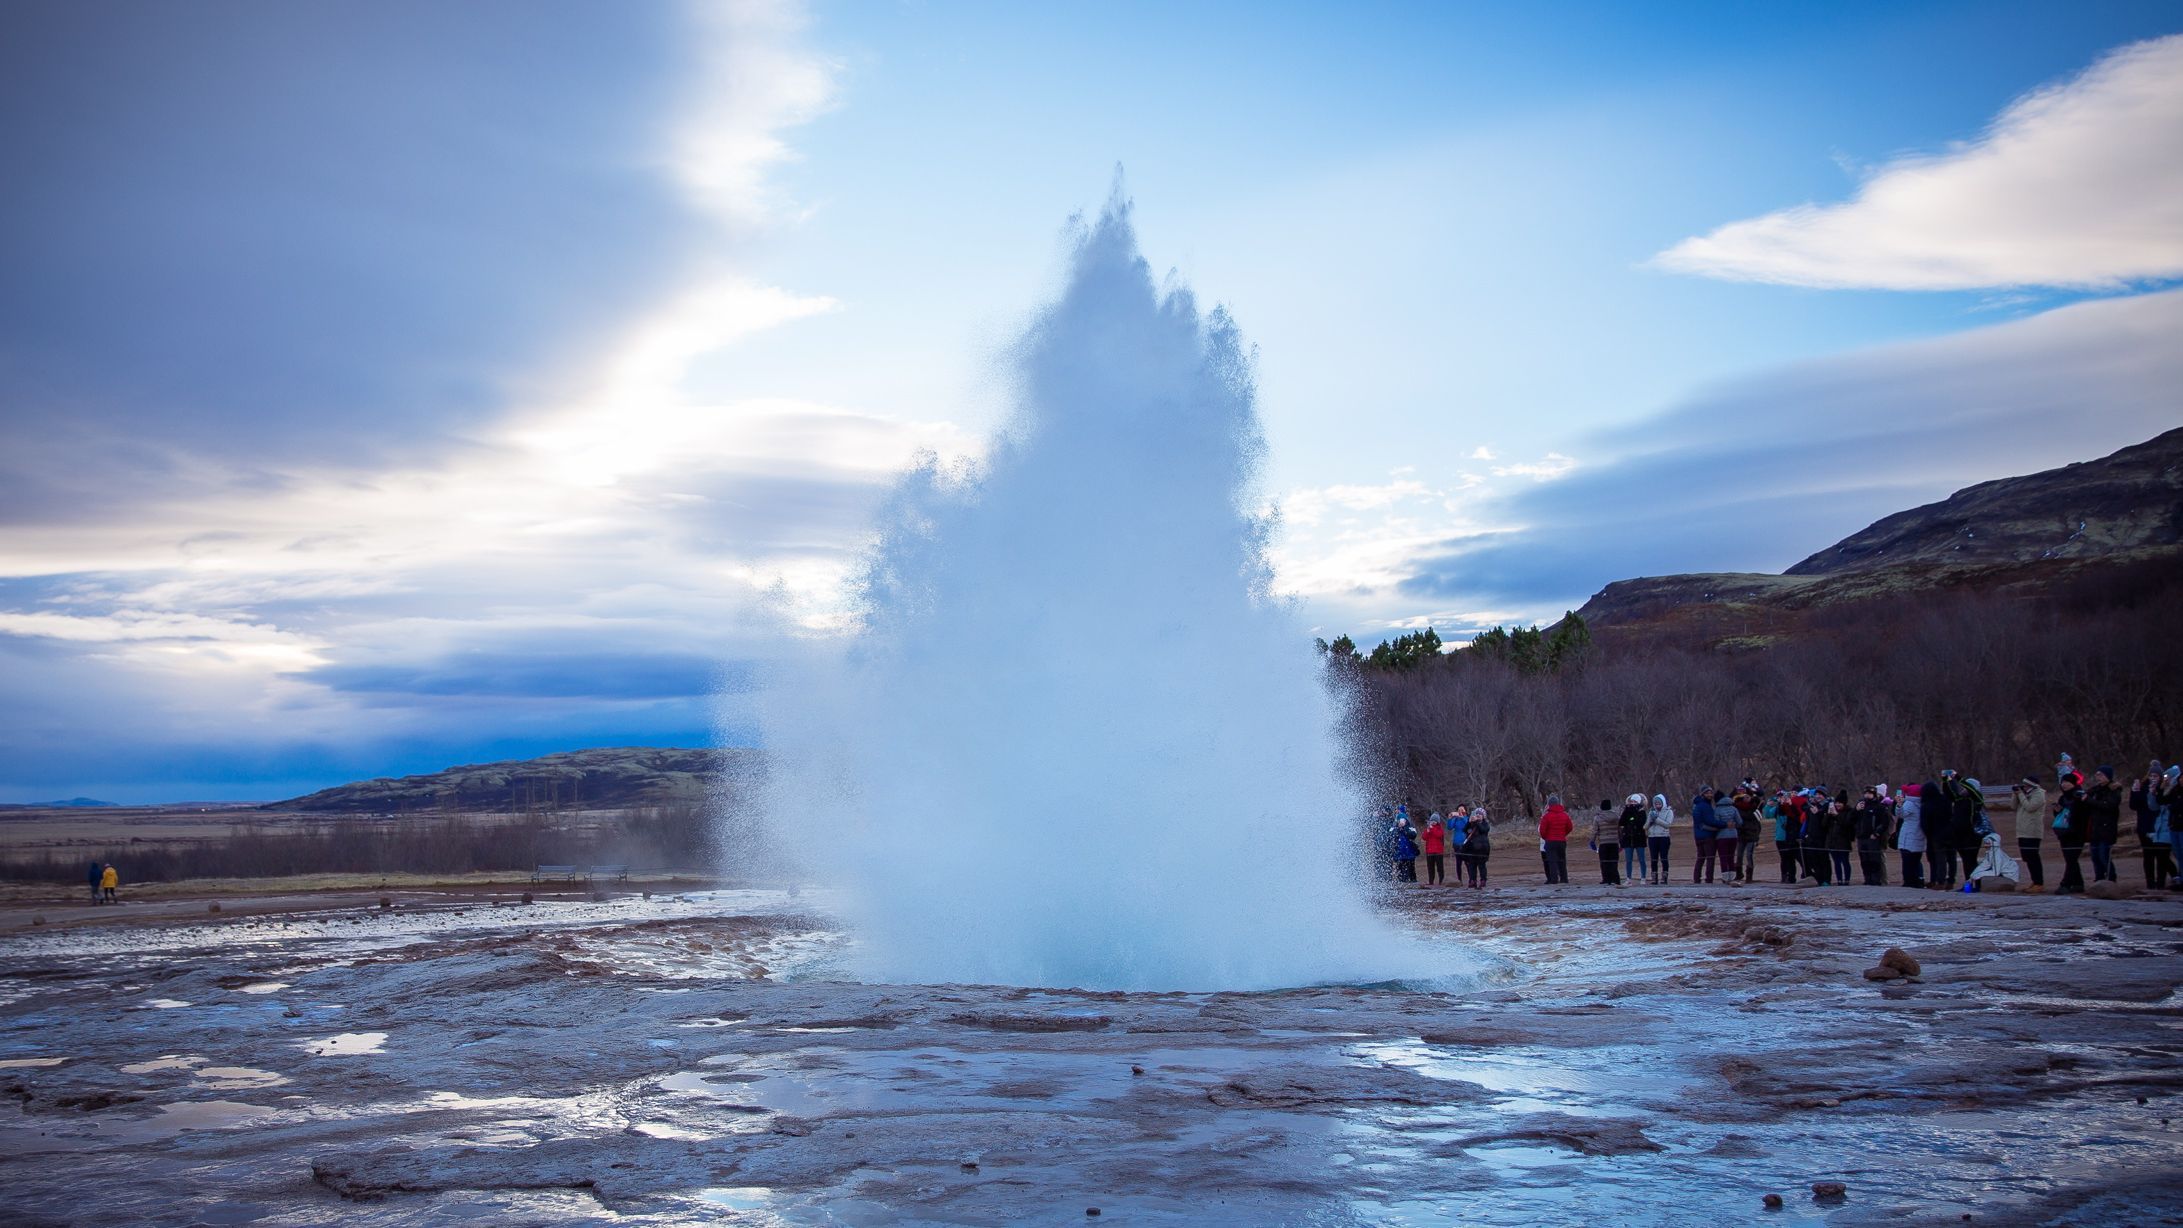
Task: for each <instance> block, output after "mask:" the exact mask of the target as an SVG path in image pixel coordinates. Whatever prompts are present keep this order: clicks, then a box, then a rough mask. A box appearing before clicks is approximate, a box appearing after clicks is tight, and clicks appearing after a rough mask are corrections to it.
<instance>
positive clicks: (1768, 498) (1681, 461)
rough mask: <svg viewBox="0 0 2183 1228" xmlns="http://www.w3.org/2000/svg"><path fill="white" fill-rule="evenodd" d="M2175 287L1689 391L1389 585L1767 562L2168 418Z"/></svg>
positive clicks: (1406, 588) (1571, 599)
mask: <svg viewBox="0 0 2183 1228" xmlns="http://www.w3.org/2000/svg"><path fill="white" fill-rule="evenodd" d="M2179 336H2183V290H2173V291H2166V292H2162V293H2157V294H2148V295H2142V296H2138V297H2134V298H2124V299H2106V300H2097V301H2091V302H2083V303H2077V304H2072V305H2070V306H2066V307H2061V308H2057V309H2055V310H2052V311H2048V312H2046V313H2044V314H2041V315H2037V316H2033V317H2030V318H2028V319H2024V320H2017V321H2011V322H2009V323H2006V324H1999V325H1994V326H1990V327H1987V328H1981V329H1976V330H1972V331H1969V332H1964V333H1958V334H1954V335H1952V336H1947V337H1942V338H1938V339H1934V340H1928V341H1918V342H1912V343H1907V344H1900V345H1893V346H1886V347H1881V348H1876V349H1871V350H1866V351H1861V352H1854V353H1850V354H1844V355H1839V356H1835V357H1830V358H1828V359H1825V360H1823V361H1817V362H1811V363H1805V364H1800V365H1797V366H1793V367H1789V368H1786V369H1783V370H1780V371H1775V372H1770V373H1766V374H1762V375H1759V376H1756V377H1753V378H1750V379H1747V380H1743V381H1740V382H1737V383H1734V384H1731V385H1728V386H1725V387H1722V388H1720V389H1718V390H1716V391H1714V392H1712V393H1710V394H1706V395H1703V396H1699V397H1696V398H1694V399H1692V400H1690V401H1687V402H1685V403H1683V404H1681V405H1677V406H1675V407H1672V408H1670V409H1668V410H1667V411H1665V412H1663V413H1660V414H1657V415H1653V416H1651V417H1648V418H1645V419H1643V420H1640V421H1638V422H1636V423H1633V424H1631V425H1629V426H1626V427H1623V428H1619V429H1617V430H1614V431H1610V432H1604V433H1602V434H1600V435H1598V436H1597V437H1595V438H1593V439H1591V440H1589V441H1588V442H1587V445H1586V463H1585V464H1584V465H1583V466H1581V467H1579V468H1577V469H1574V470H1572V471H1571V472H1570V473H1568V474H1567V475H1566V476H1564V477H1562V478H1560V479H1559V480H1555V481H1550V482H1545V483H1540V484H1536V485H1532V486H1530V487H1528V488H1524V489H1519V490H1517V491H1515V493H1513V494H1509V495H1505V496H1503V497H1497V498H1495V499H1493V500H1491V501H1490V502H1486V503H1483V504H1482V505H1480V506H1478V507H1476V508H1474V509H1473V515H1474V516H1475V517H1476V519H1477V521H1478V522H1480V523H1482V524H1484V525H1488V526H1493V527H1495V528H1497V529H1498V530H1499V531H1496V532H1490V533H1467V534H1463V535H1453V534H1451V535H1449V536H1448V537H1446V538H1444V539H1443V541H1442V542H1440V543H1439V544H1438V546H1437V547H1436V548H1433V549H1428V550H1424V551H1420V552H1419V553H1417V554H1416V555H1414V556H1413V557H1412V559H1411V560H1410V563H1409V567H1408V570H1409V574H1408V575H1407V576H1406V577H1405V578H1404V579H1402V580H1401V581H1400V582H1399V583H1398V585H1397V588H1398V590H1399V591H1400V592H1401V593H1402V594H1403V595H1404V596H1406V597H1408V598H1409V599H1411V600H1412V601H1421V602H1431V603H1434V604H1435V606H1436V608H1448V606H1449V604H1450V603H1458V604H1463V603H1467V604H1468V605H1469V607H1470V608H1480V607H1490V606H1501V607H1507V606H1517V607H1522V608H1527V609H1529V610H1531V611H1532V612H1533V616H1534V617H1552V616H1554V615H1556V614H1558V613H1559V612H1560V610H1561V609H1562V608H1565V607H1567V606H1573V605H1576V604H1578V603H1580V602H1581V601H1583V600H1584V599H1585V598H1586V597H1587V596H1589V595H1590V594H1592V593H1594V592H1596V591H1598V590H1599V588H1600V587H1602V586H1603V585H1605V584H1607V583H1608V582H1609V581H1613V580H1619V579H1624V578H1628V577H1631V576H1641V575H1663V574H1670V573H1675V572H1689V571H1778V570H1780V569H1781V568H1783V567H1786V566H1788V565H1789V564H1791V563H1794V562H1795V561H1797V560H1798V559H1800V558H1802V557H1804V556H1805V555H1807V554H1810V553H1811V552H1813V551H1815V550H1818V549H1820V548H1822V547H1824V546H1827V545H1830V544H1832V543H1833V542H1834V541H1836V540H1838V539H1840V538H1841V537H1844V536H1846V535H1848V534H1849V533H1852V532H1854V531H1856V530H1858V529H1860V528H1863V527H1864V526H1865V525H1866V524H1868V523H1870V522H1871V521H1873V520H1876V519H1878V518H1879V517H1881V516H1883V515H1886V514H1888V513H1890V512H1895V511H1900V510H1902V509H1904V508H1907V507H1914V506H1917V505H1920V504H1923V503H1927V502H1931V501H1933V500H1935V499H1940V498H1944V497H1946V496H1947V495H1948V494H1950V493H1952V492H1954V491H1956V490H1958V489H1960V488H1962V487H1964V486H1967V485H1970V484H1972V483H1974V482H1979V481H1984V480H1987V479H1990V478H1993V477H1997V476H2001V475H2005V474H2022V473H2032V472H2036V471H2038V470H2041V469H2050V468H2054V467H2056V466H2058V465H2063V464H2067V463H2069V462H2072V461H2081V460H2089V459H2091V458H2094V457H2098V456H2104V455H2106V454H2107V453H2109V452H2112V451H2114V450H2115V449H2117V448H2120V447H2123V446H2125V445H2128V444H2133V443H2139V442H2142V441H2144V440H2146V439H2149V438H2151V437H2152V436H2154V435H2156V434H2158V433H2160V432H2161V431H2164V430H2167V429H2169V428H2171V427H2173V426H2174V425H2175V424H2176V423H2177V422H2178V421H2179V420H2183V346H2177V345H2176V344H2174V340H2175V338H2176V337H2179Z"/></svg>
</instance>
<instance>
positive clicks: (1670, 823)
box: [1645, 793, 1675, 887]
mask: <svg viewBox="0 0 2183 1228" xmlns="http://www.w3.org/2000/svg"><path fill="white" fill-rule="evenodd" d="M1674 835H1675V808H1674V807H1673V806H1670V805H1668V798H1667V794H1665V793H1655V794H1653V795H1652V809H1650V810H1648V811H1646V812H1645V847H1646V849H1647V851H1649V852H1650V853H1651V854H1652V881H1653V884H1654V885H1655V886H1660V887H1665V886H1667V882H1668V849H1669V847H1670V846H1671V845H1672V844H1673V843H1674Z"/></svg>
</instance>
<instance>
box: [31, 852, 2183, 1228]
mask: <svg viewBox="0 0 2183 1228" xmlns="http://www.w3.org/2000/svg"><path fill="white" fill-rule="evenodd" d="M409 898H411V899H415V900H417V901H419V902H415V903H411V904H408V905H405V906H404V907H400V908H396V909H393V910H390V911H384V912H382V911H379V910H372V911H370V912H354V911H350V912H342V913H335V914H309V913H301V914H289V915H285V916H280V917H273V918H259V919H248V920H229V921H210V922H201V923H195V924H153V925H125V926H112V927H106V928H99V929H75V930H58V931H54V930H47V931H39V932H17V933H14V934H11V935H9V936H7V937H6V938H5V939H4V940H0V1088H4V1089H5V1090H6V1092H7V1096H6V1100H5V1103H6V1108H5V1109H4V1110H0V1174H4V1185H5V1188H6V1189H7V1190H8V1192H9V1199H10V1209H11V1213H12V1217H13V1218H12V1219H11V1222H18V1223H55V1224H58V1223H69V1222H77V1221H105V1222H128V1223H173V1224H202V1223H212V1224H245V1223H251V1224H269V1225H270V1224H331V1223H365V1224H397V1223H400V1224H417V1223H441V1222H458V1221H459V1222H486V1223H537V1222H546V1221H551V1222H569V1223H661V1224H666V1223H686V1222H692V1221H708V1220H718V1221H721V1222H745V1223H753V1224H768V1223H791V1224H811V1223H825V1224H831V1223H846V1224H863V1223H870V1224H885V1223H900V1222H925V1223H975V1224H1015V1223H1026V1222H1030V1223H1078V1222H1084V1221H1086V1220H1087V1219H1088V1218H1090V1217H1089V1216H1088V1215H1087V1211H1088V1209H1089V1208H1093V1207H1096V1208H1098V1209H1099V1212H1100V1215H1099V1216H1098V1217H1097V1218H1098V1220H1099V1222H1101V1223H1107V1222H1118V1223H1204V1222H1236V1223H1309V1224H1328V1225H1338V1224H1387V1223H1399V1224H1439V1223H1458V1222H1460V1223H1477V1224H1537V1223H1568V1222H1616V1223H1634V1224H1677V1223H1690V1222H1693V1220H1694V1219H1700V1218H1704V1219H1719V1218H1722V1217H1727V1218H1730V1219H1736V1220H1743V1219H1749V1218H1753V1217H1757V1216H1760V1215H1762V1214H1766V1213H1765V1212H1763V1211H1762V1209H1761V1206H1760V1200H1761V1198H1762V1196H1763V1195H1764V1194H1766V1193H1769V1192H1776V1193H1780V1194H1782V1195H1783V1196H1784V1198H1785V1204H1786V1205H1785V1207H1784V1209H1783V1210H1782V1211H1780V1212H1776V1213H1771V1216H1770V1218H1771V1219H1773V1220H1777V1221H1782V1222H1790V1221H1794V1222H1824V1223H1830V1224H1857V1223H1868V1222H1882V1221H1884V1222H1890V1223H1898V1222H1906V1221H1908V1222H1943V1221H1955V1222H1960V1217H1961V1216H1962V1215H1964V1214H1971V1215H1974V1216H1975V1222H1979V1223H1997V1222H1998V1223H2012V1222H2023V1223H2043V1222H2067V1223H2147V1222H2159V1221H2160V1218H2161V1216H2162V1215H2169V1216H2173V1215H2176V1214H2178V1213H2179V1212H2183V1190H2179V1188H2178V1187H2177V1185H2176V1183H2174V1182H2173V1181H2171V1180H2169V1179H2168V1177H2169V1172H2168V1170H2169V1168H2170V1167H2171V1166H2172V1165H2173V1162H2174V1159H2175V1156H2176V1155H2177V1154H2178V1152H2179V1142H2183V1139H2179V1134H2178V1125H2177V1119H2178V1118H2183V1112H2179V1110H2183V1101H2179V1100H2178V1099H2177V1098H2176V1095H2175V1093H2176V1091H2177V1089H2178V1086H2179V1085H2183V1074H2179V1072H2178V1068H2177V1063H2176V1059H2177V1056H2178V1054H2179V1053H2183V1031H2179V1028H2183V1002H2179V1000H2178V998H2177V995H2176V986H2177V982H2178V981H2179V980H2183V942H2179V941H2178V937H2179V935H2183V905H2178V904H2171V903H2165V902H2161V903H2148V902H2141V901H2125V902H2114V903H2100V902H2093V901H2057V900H2053V899H2045V898H2039V899H2025V900H2008V899H2005V898H2001V897H1995V898H1993V899H1991V900H1977V899H1959V898H1948V899H1942V900H1935V899H1934V898H1933V897H1930V896H1921V895H1920V894H1919V893H1907V892H1897V891H1874V892H1868V893H1864V895H1863V896H1860V897H1858V899H1859V901H1860V905H1861V906H1852V905H1845V904H1841V903H1836V902H1827V903H1814V902H1813V893H1811V892H1808V891H1806V892H1798V891H1774V890H1770V889H1760V888H1754V889H1751V890H1750V891H1749V892H1735V891H1730V890H1727V889H1710V890H1708V889H1699V888H1691V889H1671V890H1670V891H1669V892H1667V893H1666V894H1665V895H1664V896H1655V897H1653V898H1651V899H1633V898H1631V896H1630V895H1628V894H1627V893H1624V894H1622V895H1619V896H1610V895H1607V894H1604V893H1602V892H1600V891H1598V890H1596V889H1576V890H1574V891H1572V892H1569V893H1565V894H1563V895H1560V896H1557V897H1555V898H1553V899H1552V900H1546V899H1542V898H1541V897H1539V896H1538V895H1537V894H1535V893H1533V892H1518V891H1515V890H1507V891H1492V892H1487V893H1484V894H1483V895H1482V896H1474V895H1469V894H1466V893H1460V892H1450V893H1443V894H1439V895H1435V896H1433V897H1432V898H1431V899H1429V900H1424V901H1422V902H1412V901H1404V902H1403V903H1402V905H1401V906H1399V907H1397V908H1395V909H1394V910H1392V912H1391V913H1390V915H1389V920H1390V923H1391V924H1393V925H1395V926H1397V927H1399V928H1400V929H1401V930H1403V931H1405V932H1407V933H1409V934H1411V935H1413V936H1414V937H1415V938H1416V940H1417V941H1419V942H1421V943H1424V944H1427V945H1428V946H1435V947H1438V946H1446V947H1448V948H1451V949H1453V950H1455V951H1457V952H1459V953H1460V954H1461V955H1462V956H1463V958H1464V961H1465V962H1467V963H1469V964H1471V965H1472V966H1474V967H1475V968H1476V969H1477V971H1476V972H1475V974H1474V975H1473V977H1472V979H1471V980H1470V981H1469V982H1466V983H1463V984H1456V983H1452V982H1449V983H1439V984H1422V985H1408V984H1399V983H1397V984H1378V985H1366V986H1320V987H1309V988H1297V989H1288V990H1279V991H1270V992H1258V993H1232V992H1231V993H1192V992H1120V991H1073V990H1063V989H1029V988H1016V987H994V986H977V985H917V984H871V983H864V982H859V981H855V980H847V979H838V978H839V976H840V970H841V969H843V968H844V967H847V966H851V965H853V963H854V960H853V959H851V958H849V955H850V952H849V951H848V950H847V949H846V948H847V946H848V944H849V943H850V940H849V939H848V938H846V937H844V936H843V933H842V931H841V929H840V927H839V926H838V925H837V924H836V923H835V920H834V919H833V916H832V915H831V911H830V910H831V908H832V906H833V905H834V904H835V903H836V902H835V901H833V900H832V899H830V897H828V896H825V895H823V894H806V895H804V896H802V897H800V898H790V897H789V896H787V895H784V894H781V893H777V892H761V891H745V892H725V893H717V894H699V895H689V896H683V897H660V898H655V899H652V900H643V899H640V898H637V897H634V896H631V897H625V898H619V899H613V900H607V901H603V902H566V903H540V904H537V905H533V906H530V907H523V906H515V905H511V906H505V907H481V906H476V905H474V904H472V905H467V906H464V905H456V904H434V903H432V902H431V901H430V900H429V899H428V898H423V897H409ZM1890 945H1899V946H1903V947H1905V948H1906V949H1909V950H1910V951H1911V952H1912V953H1913V954H1915V955H1917V956H1918V957H1919V958H1920V959H1921V960H1923V961H1924V963H1925V965H1926V967H1925V974H1924V976H1923V977H1922V978H1921V979H1920V980H1919V981H1918V982H1917V983H1915V984H1900V983H1897V984H1891V985H1885V986H1881V985H1875V984H1873V983H1871V982H1868V981H1866V980H1864V979H1863V978H1862V976H1861V975H1860V973H1861V971H1862V969H1863V968H1865V967H1867V966H1869V965H1870V964H1871V963H1872V962H1873V959H1874V957H1875V956H1876V955H1877V954H1878V952H1879V951H1880V950H1881V949H1883V948H1884V947H1886V946H1890ZM1826 1180H1836V1181H1841V1182H1843V1183H1844V1184H1846V1185H1847V1186H1848V1188H1849V1194H1848V1197H1847V1199H1846V1200H1844V1201H1841V1202H1818V1201H1814V1199H1813V1197H1812V1194H1811V1190H1810V1187H1811V1184H1812V1183H1813V1182H1815V1181H1826ZM2065 1212H2068V1214H2067V1216H2066V1217H2064V1213H2065ZM2057 1217H2063V1218H2057Z"/></svg>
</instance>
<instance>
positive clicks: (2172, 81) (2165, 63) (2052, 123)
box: [1654, 34, 2183, 290]
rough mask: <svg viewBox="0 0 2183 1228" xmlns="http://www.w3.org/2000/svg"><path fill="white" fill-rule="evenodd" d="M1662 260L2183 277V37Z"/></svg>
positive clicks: (1813, 282) (2101, 65) (1828, 278)
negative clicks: (1841, 188) (1830, 196)
mask: <svg viewBox="0 0 2183 1228" xmlns="http://www.w3.org/2000/svg"><path fill="white" fill-rule="evenodd" d="M1654 263H1655V264H1657V265H1658V266H1659V267H1662V268H1666V269H1670V270H1673V271H1676V272H1681V273H1696V274H1700V275H1703V276H1708V277H1719V278H1727V279H1731V280H1737V281H1762V282H1775V283H1781V284H1786V285H1797V286H1818V287H1829V288H1856V287H1863V288H1876V289H1887V290H1970V289H1984V288H2000V287H2012V286H2051V287H2067V288H2075V289H2115V288H2118V287H2123V286H2127V285H2130V284H2132V283H2138V282H2144V281H2150V280H2158V279H2164V278H2172V277H2178V276H2183V34H2178V35H2170V36H2168V37H2165V38H2158V39H2151V40H2148V41H2145V42H2141V43H2134V44H2131V45H2129V46H2127V47H2123V48H2121V49H2119V50H2117V51H2114V52H2111V53H2110V54H2108V55H2107V56H2105V57H2104V58H2102V59H2101V60H2100V61H2099V62H2097V63H2095V64H2094V65H2092V67H2090V68H2089V69H2087V70H2085V72H2084V73H2083V74H2081V75H2080V76H2078V77H2076V78H2074V79H2072V80H2070V81H2067V82H2064V83H2062V84H2060V85H2055V86H2050V87H2047V88H2044V89H2040V90H2036V91H2034V92H2032V93H2030V94H2026V95H2025V96H2023V97H2022V98H2019V99H2017V100H2016V101H2015V102H2013V103H2011V104H2010V105H2009V106H2008V107H2007V109H2005V110H2003V111H2002V112H2001V114H2000V115H1999V116H1997V117H1996V118H1995V119H1994V121H1993V123H1992V124H1991V125H1990V126H1989V127H1988V128H1987V130H1986V131H1985V132H1984V133H1983V134H1982V135H1980V136H1979V137H1978V138H1977V139H1976V140H1972V141H1967V142H1962V143H1958V144H1956V145H1953V146H1951V147H1949V148H1948V149H1946V150H1944V151H1941V152H1939V153H1934V154H1923V155H1916V156H1910V157H1903V158H1898V159H1896V160H1894V161H1891V162H1888V163H1886V164H1885V165H1882V166H1881V167H1879V168H1878V169H1877V170H1875V171H1873V172H1871V173H1870V174H1869V175H1868V176H1867V177H1866V179H1865V181H1864V183H1863V184H1862V185H1861V186H1860V187H1859V189H1858V192H1857V195H1856V196H1855V198H1853V199H1851V200H1849V201H1846V202H1843V203H1840V204H1831V205H1819V204H1807V205H1800V206H1798V207H1796V208H1793V209H1784V210H1781V211H1779V212H1776V213H1769V214H1766V215H1765V216H1763V217H1756V218H1750V219H1747V220H1744V221H1740V222H1732V223H1730V224H1728V225H1726V226H1723V227H1721V228H1720V229H1718V230H1715V231H1714V232H1712V233H1711V234H1708V235H1705V236H1702V237H1698V238H1690V239H1685V240H1683V241H1682V242H1681V243H1678V244H1676V245H1675V246H1674V247H1672V248H1669V249H1668V250H1667V251H1665V252H1662V253H1661V254H1660V255H1659V256H1657V257H1655V258H1654Z"/></svg>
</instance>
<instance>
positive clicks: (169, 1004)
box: [137, 998, 189, 1011]
mask: <svg viewBox="0 0 2183 1228" xmlns="http://www.w3.org/2000/svg"><path fill="white" fill-rule="evenodd" d="M188 1005H189V1003H187V1002H184V1001H182V1000H181V999H180V998H146V999H144V1004H143V1005H142V1006H140V1007H138V1008H137V1009H138V1010H147V1011H171V1010H176V1009H179V1008H181V1007H184V1006H188Z"/></svg>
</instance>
